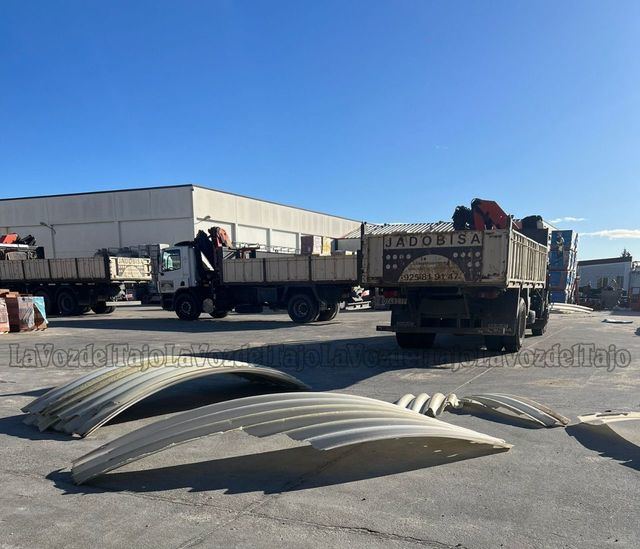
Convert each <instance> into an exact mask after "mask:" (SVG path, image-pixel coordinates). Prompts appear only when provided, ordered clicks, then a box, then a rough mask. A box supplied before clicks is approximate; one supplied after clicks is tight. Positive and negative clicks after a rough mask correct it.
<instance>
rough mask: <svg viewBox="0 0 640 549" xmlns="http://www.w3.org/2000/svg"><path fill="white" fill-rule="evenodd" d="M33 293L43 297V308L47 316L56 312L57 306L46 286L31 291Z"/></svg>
mask: <svg viewBox="0 0 640 549" xmlns="http://www.w3.org/2000/svg"><path fill="white" fill-rule="evenodd" d="M33 295H35V296H37V297H43V298H44V310H45V311H46V313H47V316H50V315H55V314H57V313H58V308H57V306H56V303H55V302H54V300H53V297H52V295H51V292H50V291H49V290H47V289H46V288H38V289H36V290H35V291H34V292H33Z"/></svg>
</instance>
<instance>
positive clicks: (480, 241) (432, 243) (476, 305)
mask: <svg viewBox="0 0 640 549" xmlns="http://www.w3.org/2000/svg"><path fill="white" fill-rule="evenodd" d="M452 229H453V230H448V231H443V232H413V233H411V232H410V233H392V234H386V235H381V236H369V237H364V238H363V242H362V245H363V247H362V270H363V272H362V283H363V285H365V286H371V287H376V288H379V291H381V292H382V294H383V296H384V298H385V300H386V301H387V303H388V304H389V305H390V307H391V323H390V325H388V326H378V330H380V331H391V332H395V336H396V340H397V342H398V344H399V345H400V346H401V347H405V348H428V347H431V346H432V345H433V343H434V340H435V338H436V336H437V334H442V333H450V334H458V335H481V336H484V342H485V345H486V347H487V349H488V350H490V351H497V352H499V351H502V349H506V351H508V352H515V351H518V350H519V349H520V347H521V346H522V343H523V340H524V335H525V330H526V329H527V328H530V329H531V330H532V333H533V334H534V335H542V334H543V333H544V331H545V330H546V326H547V322H548V318H549V290H548V242H549V233H550V231H549V228H548V226H546V224H545V223H544V221H543V220H542V218H540V217H539V216H531V217H528V218H525V219H523V220H521V221H516V220H514V219H513V218H512V217H511V216H509V215H507V214H506V213H505V212H504V211H503V210H502V209H501V208H500V206H498V204H496V203H495V202H492V201H488V200H480V199H476V200H474V201H473V202H472V204H471V208H466V207H464V206H459V207H458V208H457V209H456V212H455V213H454V215H453V226H452Z"/></svg>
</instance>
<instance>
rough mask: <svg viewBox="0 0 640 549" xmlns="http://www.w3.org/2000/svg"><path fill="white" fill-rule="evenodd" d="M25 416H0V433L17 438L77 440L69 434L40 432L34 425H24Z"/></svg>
mask: <svg viewBox="0 0 640 549" xmlns="http://www.w3.org/2000/svg"><path fill="white" fill-rule="evenodd" d="M25 417H27V415H26V414H19V415H17V416H7V417H3V418H0V434H3V435H9V436H12V437H17V438H24V439H27V440H61V441H72V440H78V439H77V438H74V437H72V436H71V435H67V434H65V433H58V432H56V431H42V432H41V431H40V429H38V427H37V426H36V425H26V424H25V423H23V422H22V421H23V420H24V418H25Z"/></svg>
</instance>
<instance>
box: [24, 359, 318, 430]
mask: <svg viewBox="0 0 640 549" xmlns="http://www.w3.org/2000/svg"><path fill="white" fill-rule="evenodd" d="M186 364H187V365H185V357H169V358H168V359H167V360H166V361H165V363H164V364H163V365H162V366H156V367H152V366H150V365H149V363H148V362H141V363H139V364H137V365H134V366H115V367H108V368H101V369H99V370H96V371H93V372H91V373H89V374H87V375H84V376H81V377H79V378H77V379H75V380H73V381H71V382H70V383H67V384H65V385H62V386H60V387H58V388H55V389H52V390H51V391H49V392H47V393H46V394H44V395H42V396H41V397H39V398H37V399H36V400H34V401H33V402H31V403H30V404H28V405H27V406H25V407H24V408H23V411H24V412H26V413H27V414H28V415H27V417H26V418H25V420H24V421H25V423H27V424H35V425H37V426H38V428H39V429H40V430H41V431H43V430H45V429H48V428H51V429H54V430H56V431H62V432H65V433H69V434H76V435H79V436H81V437H84V436H87V435H88V434H89V433H91V432H92V431H94V430H95V429H97V428H98V427H100V426H101V425H103V424H104V423H106V422H107V421H109V420H110V419H112V418H113V417H115V416H116V415H118V414H119V413H121V412H122V411H124V410H126V409H127V408H129V407H130V406H132V405H134V404H136V403H137V402H140V401H141V400H143V399H145V398H147V397H148V396H150V395H153V394H155V393H157V392H158V391H161V390H163V389H166V388H167V387H171V386H173V385H176V384H178V383H182V382H184V381H189V380H192V379H196V378H200V377H208V376H212V375H219V374H233V375H237V376H241V377H244V378H247V379H251V380H256V381H262V382H269V383H273V384H275V385H278V386H280V387H283V386H285V387H290V388H293V389H297V390H307V389H308V387H307V386H306V385H305V384H304V383H303V382H302V381H300V380H299V379H297V378H295V377H293V376H291V375H289V374H286V373H284V372H281V371H279V370H275V369H273V368H265V367H262V366H256V365H253V364H248V363H246V362H238V361H230V360H226V361H219V362H217V363H215V364H211V363H210V362H209V361H207V360H206V359H197V358H195V357H187V362H186Z"/></svg>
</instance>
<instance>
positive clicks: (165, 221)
mask: <svg viewBox="0 0 640 549" xmlns="http://www.w3.org/2000/svg"><path fill="white" fill-rule="evenodd" d="M215 225H217V226H220V227H222V228H224V229H225V230H226V231H227V232H228V233H229V235H230V236H231V239H232V240H233V241H234V242H244V243H250V244H260V245H263V246H272V247H281V248H292V249H293V248H295V249H299V247H300V235H301V234H313V235H319V236H330V237H333V238H335V237H339V236H342V235H343V234H346V233H347V232H349V231H351V230H352V229H354V228H355V227H357V226H359V223H358V222H356V221H350V220H347V219H343V218H338V217H333V216H330V215H326V214H321V213H316V212H310V211H306V210H301V209H299V208H294V207H291V206H283V205H279V204H273V203H269V202H264V201H261V200H257V199H253V198H247V197H242V196H237V195H233V194H229V193H225V192H221V191H214V190H209V189H204V188H201V187H194V186H191V185H182V186H177V187H160V188H152V189H135V190H127V191H113V192H103V193H102V192H101V193H88V194H76V195H67V196H50V197H34V198H17V199H9V200H0V233H5V232H15V233H18V234H19V235H21V236H26V235H28V234H32V235H33V236H34V237H35V238H36V241H37V243H38V245H39V246H44V248H45V253H46V255H47V257H82V256H91V255H93V254H94V253H95V252H96V250H97V249H99V248H116V247H123V246H133V245H139V244H158V243H163V244H174V243H176V242H179V241H181V240H190V239H192V238H193V236H194V235H195V233H196V232H197V231H198V230H200V229H203V230H205V231H206V230H207V229H208V228H209V227H212V226H215Z"/></svg>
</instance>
